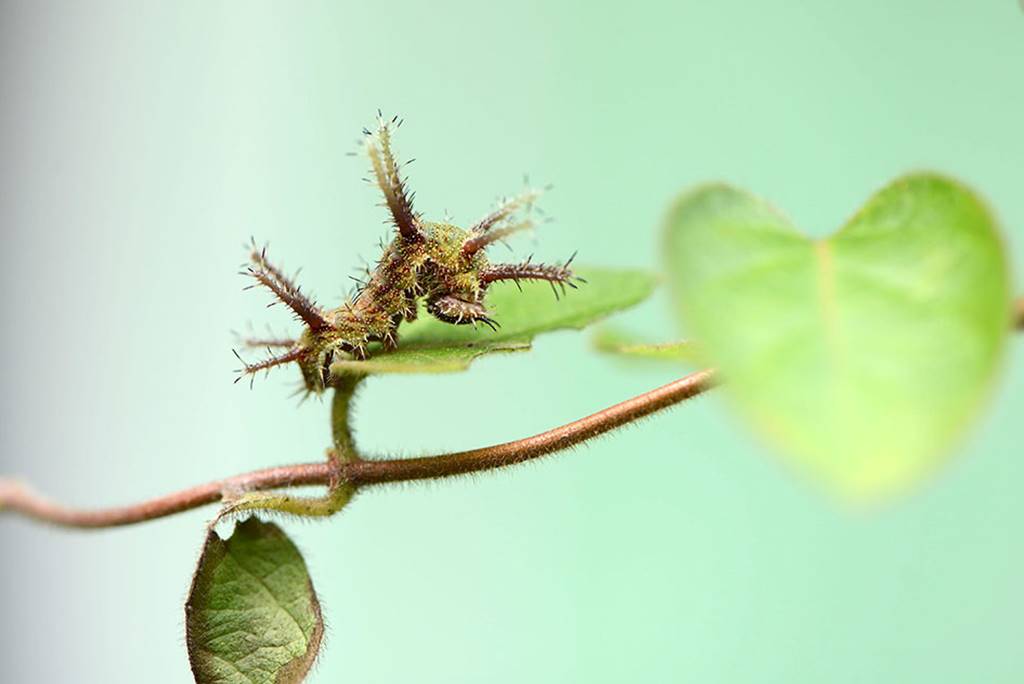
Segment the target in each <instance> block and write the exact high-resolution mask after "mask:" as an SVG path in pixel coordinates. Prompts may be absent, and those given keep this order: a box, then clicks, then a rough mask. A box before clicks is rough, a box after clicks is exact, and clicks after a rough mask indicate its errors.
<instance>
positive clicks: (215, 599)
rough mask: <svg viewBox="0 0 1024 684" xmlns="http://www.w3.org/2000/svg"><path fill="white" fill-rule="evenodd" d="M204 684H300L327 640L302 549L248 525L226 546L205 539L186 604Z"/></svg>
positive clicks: (275, 532) (211, 536) (193, 656)
mask: <svg viewBox="0 0 1024 684" xmlns="http://www.w3.org/2000/svg"><path fill="white" fill-rule="evenodd" d="M185 623H186V632H187V641H188V654H189V660H190V661H191V663H192V673H193V674H194V675H195V678H196V682H198V684H264V683H266V684H293V683H295V682H301V681H302V680H303V679H304V678H305V676H306V673H307V672H308V671H309V668H310V667H311V666H312V664H313V660H314V659H315V658H316V654H317V651H318V650H319V648H320V640H321V638H322V637H323V630H324V625H323V620H322V619H321V616H320V604H319V602H318V601H317V598H316V593H315V592H314V591H313V584H312V583H311V582H310V579H309V574H308V573H307V571H306V563H305V562H304V561H303V560H302V556H301V555H300V554H299V550H298V549H296V548H295V545H294V544H292V542H291V540H289V539H288V537H287V536H285V534H284V532H282V531H281V529H280V528H279V527H278V526H277V525H274V524H272V523H264V522H260V521H259V520H257V519H256V518H249V519H248V520H246V521H245V522H242V523H239V524H238V525H236V526H235V532H234V534H232V535H231V538H230V539H228V540H227V541H224V540H222V539H221V538H220V537H219V536H217V533H216V532H215V531H214V530H212V529H211V530H210V531H209V533H208V534H207V537H206V545H205V546H204V548H203V553H202V556H201V557H200V558H199V567H198V569H197V570H196V574H195V577H194V578H193V580H192V589H191V591H190V592H189V597H188V602H187V604H186V605H185Z"/></svg>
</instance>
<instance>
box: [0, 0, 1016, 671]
mask: <svg viewBox="0 0 1024 684" xmlns="http://www.w3.org/2000/svg"><path fill="white" fill-rule="evenodd" d="M1022 74H1024V12H1022V11H1021V7H1020V6H1019V4H1018V3H1017V2H1015V1H1014V0H998V1H997V0H991V1H986V2H970V1H968V0H947V1H945V2H935V1H934V0H931V1H926V0H904V1H903V2H898V3H894V2H881V1H880V0H879V1H869V2H829V1H819V2H800V1H793V0H771V1H769V2H761V3H750V2H740V1H739V0H725V1H722V2H714V3H711V2H696V1H695V0H676V1H675V2H647V1H644V0H638V1H634V2H628V3H582V2H581V3H570V2H565V3H550V2H532V1H523V2H515V3H479V2H463V3H445V2H431V3H419V2H405V1H404V0H397V1H395V2H390V3H384V4H381V3H313V2H309V3H301V4H299V3H295V4H291V3H276V4H270V3H248V2H247V3H241V2H239V3H208V2H181V3H135V2H91V3H70V2H42V3H37V2H28V1H25V2H11V1H9V0H8V1H4V2H2V3H0V235H2V238H0V245H2V246H0V287H2V292H3V296H2V297H0V321H2V325H3V331H2V335H0V473H2V474H5V475H14V476H17V477H19V478H23V479H25V480H26V481H29V482H31V483H32V484H33V485H34V486H36V487H37V488H38V489H40V490H41V491H43V492H45V493H47V494H48V495H51V496H53V497H54V498H56V499H58V500H60V501H63V502H68V503H74V504H80V505H112V504H118V503H127V502H131V501H135V500H138V499H140V498H144V497H149V496H153V495H156V494H161V493H166V492H168V491H171V490H174V489H178V488H181V487H185V486H188V485H192V484H195V483H197V482H200V481H205V480H210V479H214V478H218V477H222V476H226V475H229V474H233V473H236V472H241V471H245V470H249V469H254V468H258V467H263V466H270V465H277V464H282V463H289V462H300V461H310V460H316V459H318V458H320V457H321V456H322V454H323V452H324V449H325V447H327V446H328V444H329V439H330V435H329V430H328V408H329V407H328V405H327V404H326V403H321V402H317V401H310V402H306V403H305V404H303V405H301V406H300V405H298V403H297V400H296V399H295V398H292V397H290V395H291V393H292V392H293V390H294V389H295V387H296V386H297V382H298V377H297V373H294V372H292V371H286V372H281V373H278V374H275V375H272V376H271V377H270V378H269V379H267V380H265V381H264V380H260V381H257V383H256V387H255V389H254V390H253V391H249V389H248V388H247V387H246V386H245V385H242V384H239V385H233V384H232V380H233V378H234V376H233V374H232V370H233V369H234V368H235V367H236V366H237V362H236V360H235V359H234V358H233V357H232V355H231V347H232V346H233V345H234V344H235V342H234V339H233V337H232V335H231V330H233V329H234V330H242V331H244V330H245V326H246V323H247V322H249V321H251V322H253V323H254V324H255V325H256V328H257V329H258V330H259V329H262V326H263V324H264V323H265V322H271V323H272V324H273V326H274V329H275V331H277V332H282V333H283V332H286V331H289V330H291V329H293V325H292V324H291V321H290V319H289V318H288V316H287V315H286V314H285V313H284V312H283V311H282V310H281V309H280V308H275V309H272V310H270V311H266V310H265V309H264V305H265V304H266V303H267V301H268V300H267V298H266V296H264V294H263V293H254V292H243V291H242V287H243V285H244V284H245V283H244V281H243V279H242V278H241V277H240V276H238V275H237V274H236V273H237V270H238V265H239V264H240V263H241V262H242V261H243V259H244V251H243V248H242V244H243V242H244V241H246V240H247V239H248V238H249V236H250V235H252V236H255V237H256V239H257V240H260V241H263V240H269V242H270V244H271V250H272V254H273V255H274V257H275V258H277V259H278V260H280V261H282V262H283V264H284V265H285V266H286V267H287V268H289V269H294V268H297V267H299V266H302V267H303V273H302V283H303V284H304V286H305V287H307V288H309V289H310V290H311V291H312V292H313V293H315V294H316V295H317V296H318V297H319V298H320V300H321V301H322V302H324V303H327V304H334V303H336V302H338V301H339V300H340V298H341V297H342V296H343V295H344V293H345V291H346V290H347V289H348V288H349V286H350V285H351V281H349V280H348V275H349V274H350V273H352V272H353V270H354V269H355V268H356V267H358V266H359V265H360V263H361V262H362V259H367V260H369V259H373V258H374V257H375V256H376V242H377V239H378V237H380V236H381V235H382V234H384V232H385V231H386V228H385V226H383V225H382V224H381V221H382V219H383V213H382V210H381V209H379V208H378V207H376V206H375V204H376V202H377V201H378V199H377V197H376V195H375V194H374V191H373V189H372V188H371V187H370V186H367V185H366V184H364V183H362V182H360V178H361V177H363V176H365V175H366V168H365V166H366V164H365V162H364V160H362V159H360V158H353V157H349V156H346V153H348V152H352V151H354V150H355V149H356V145H355V143H356V140H357V139H358V134H359V131H360V129H361V128H362V127H363V126H366V125H368V124H371V123H372V121H373V116H374V113H375V111H376V109H377V108H378V107H380V108H382V109H383V110H384V111H385V113H393V112H394V113H399V114H400V115H402V116H403V117H404V118H405V120H406V122H405V125H404V126H403V128H402V129H401V131H400V135H399V137H398V138H397V146H398V150H399V153H400V154H401V156H402V157H404V158H408V157H416V158H417V162H416V164H414V165H413V166H412V167H410V175H411V179H410V180H411V185H412V187H413V188H414V189H415V190H416V191H417V207H418V208H419V209H421V210H423V211H424V212H426V214H427V215H428V216H430V217H438V216H440V215H441V214H443V212H445V211H448V212H451V214H452V215H453V216H454V218H455V220H456V222H459V223H463V224H465V223H468V222H469V221H471V220H473V219H474V218H476V217H478V216H479V215H481V214H482V213H484V212H485V211H487V210H488V209H489V208H490V207H491V206H492V203H493V201H494V200H495V199H496V198H497V197H498V196H499V195H501V194H503V193H511V192H514V191H516V190H518V189H519V188H520V187H521V185H522V176H523V174H524V173H529V174H530V178H531V181H533V182H535V183H540V184H544V183H553V184H554V186H555V188H554V190H553V191H552V192H551V193H550V194H549V195H547V196H546V197H545V198H544V200H543V204H542V206H543V207H544V208H545V209H546V210H547V211H548V213H549V214H550V215H551V216H552V217H553V218H554V221H553V222H552V223H551V224H550V225H546V226H544V227H543V228H542V229H541V230H539V231H538V232H537V233H536V235H535V236H534V237H532V238H531V237H525V238H519V239H518V240H517V241H514V242H513V248H514V249H515V251H516V254H517V255H520V256H525V255H527V254H529V253H530V252H536V254H537V256H538V258H544V259H552V260H553V259H559V258H563V257H565V256H568V254H570V253H571V252H572V251H573V250H575V249H579V250H580V260H581V261H583V262H586V263H592V264H600V265H609V266H633V267H647V266H655V265H656V264H657V263H658V261H659V255H658V245H659V223H660V220H661V217H662V214H663V212H664V211H665V209H666V207H667V205H668V202H669V201H670V200H671V199H672V197H673V196H674V195H675V193H677V192H679V191H680V190H682V189H684V188H686V187H687V186H690V185H691V184H694V183H697V182H701V181H705V180H711V179H725V180H729V181H732V182H734V183H737V184H739V185H741V186H744V187H746V188H748V189H750V190H752V191H754V192H756V193H758V194H760V195H762V196H765V197H767V198H770V199H771V200H772V201H773V203H775V204H776V205H777V206H779V207H781V208H782V209H783V210H785V211H786V212H787V213H788V214H789V215H790V216H792V217H793V219H794V221H795V222H796V224H797V225H799V226H802V227H804V228H805V229H806V230H807V231H808V232H810V233H812V234H815V235H822V234H826V233H828V232H831V231H832V230H834V229H835V228H836V227H838V226H839V225H840V224H841V223H842V222H843V220H844V219H845V218H846V217H847V216H848V215H850V214H851V213H852V212H853V211H854V210H855V209H856V208H857V206H858V205H859V204H860V203H861V202H862V201H863V200H864V199H866V198H867V196H868V195H869V194H870V193H871V192H872V191H873V190H875V189H876V188H878V187H879V186H881V185H883V184H884V183H886V182H887V181H888V180H889V179H891V178H893V177H894V176H896V175H898V174H900V173H902V172H904V171H907V170H911V169H918V168H932V169H936V170H939V171H944V172H947V173H950V174H954V175H956V176H958V177H960V178H962V179H964V180H965V181H966V182H968V183H969V184H972V185H973V186H974V187H976V188H977V189H979V190H980V191H981V192H982V194H983V195H985V196H986V197H987V198H988V199H989V200H990V202H991V204H992V205H993V207H994V208H995V210H996V212H997V214H998V215H999V216H1000V217H1001V219H1002V221H1003V225H1004V228H1005V231H1006V233H1007V237H1008V241H1009V249H1010V250H1011V252H1012V254H1011V260H1012V263H1013V264H1014V265H1015V266H1016V267H1017V269H1018V270H1019V269H1020V268H1021V266H1022V265H1024V192H1022V190H1024V185H1022V175H1021V160H1022V159H1024V135H1022V134H1024V128H1022V124H1024V87H1022ZM622 321H623V322H624V323H625V324H627V325H629V326H631V327H633V328H635V329H636V330H638V331H641V332H644V333H645V334H647V335H649V336H650V337H651V338H654V339H657V338H665V337H672V336H675V335H676V334H677V331H676V330H675V328H674V324H673V323H672V317H671V316H670V315H669V312H668V306H667V302H666V301H665V299H664V297H663V296H660V297H657V298H655V299H653V300H652V301H650V302H649V303H647V304H645V305H644V306H643V307H642V308H640V309H637V310H636V311H634V312H631V313H629V314H627V315H626V316H624V317H623V318H622ZM681 372H682V370H681V369H675V368H672V367H667V366H662V365H644V364H629V363H624V362H622V361H618V360H614V359H609V358H604V357H601V356H598V355H596V354H594V353H592V352H591V351H590V349H589V341H588V337H587V336H585V335H580V334H576V333H558V334H553V335H549V336H545V337H543V338H541V339H540V340H538V342H537V344H536V347H535V349H534V351H533V352H531V353H530V354H519V355H508V356H500V357H492V358H488V359H484V360H482V361H480V362H478V363H477V365H476V366H475V367H474V368H473V369H472V370H471V372H469V373H465V374H457V375H448V376H435V377H430V376H420V377H393V378H377V379H373V380H372V381H371V382H370V383H369V385H368V387H367V388H366V389H365V391H364V392H363V394H362V395H361V403H360V405H359V413H358V418H357V421H356V427H357V429H358V436H359V440H360V443H361V444H362V445H363V447H364V449H365V450H366V451H368V452H370V453H373V454H378V455H382V456H385V455H386V456H399V455H410V454H428V453H436V452H439V451H442V450H451V449H460V448H469V447H473V446H479V445H484V444H489V443H494V442H499V441H504V440H509V439H514V438H517V437H522V436H527V435H530V434H533V433H535V432H539V431H541V430H545V429H547V428H550V427H553V426H555V425H559V424H561V423H564V422H567V421H569V420H573V419H575V418H578V417H580V416H582V415H585V414H587V413H590V412H593V411H595V410H597V409H600V408H603V407H605V406H607V405H610V404H612V403H614V402H617V401H620V400H622V399H625V398H627V397H629V396H632V395H634V394H636V393H639V392H642V391H644V390H647V389H649V388H652V387H654V386H657V385H659V384H662V383H664V382H667V381H669V380H671V379H673V378H674V377H677V376H678V375H680V374H681ZM1022 411H1024V344H1022V343H1021V341H1019V340H1018V341H1016V342H1015V343H1014V344H1012V345H1011V348H1010V354H1009V358H1008V360H1007V368H1006V373H1005V377H1004V378H1003V380H1002V381H1001V383H1000V386H999V388H998V391H997V393H996V395H995V397H994V399H993V402H992V405H991V406H990V410H989V411H987V412H986V413H985V416H984V418H983V420H982V421H980V424H979V425H978V426H976V429H975V430H973V431H972V433H971V435H970V439H969V441H968V443H967V444H966V445H965V447H964V448H963V449H961V450H960V453H958V455H957V457H956V459H955V460H954V461H953V462H952V463H951V464H950V466H949V467H947V468H944V469H942V471H941V472H940V473H938V474H937V475H936V476H935V477H933V478H931V479H930V480H929V481H928V483H927V484H926V486H925V487H923V488H922V489H920V490H918V491H917V492H915V493H913V494H911V495H909V496H907V497H905V498H904V499H902V500H900V501H897V502H895V503H892V504H889V505H886V506H884V507H882V508H880V509H877V510H870V511H853V510H848V509H846V508H844V507H842V506H841V505H839V504H838V503H836V502H835V501H833V500H832V499H830V498H828V496H827V495H826V494H825V493H824V491H822V490H820V489H819V488H816V487H814V486H812V485H811V483H808V482H802V481H799V480H797V479H794V478H793V477H792V475H791V473H790V472H789V471H788V470H787V469H786V468H784V467H782V466H780V464H779V462H778V461H777V460H776V459H775V457H774V455H772V454H768V453H766V452H765V451H764V450H763V449H762V448H761V447H760V446H759V445H758V444H757V443H756V442H755V441H754V440H752V439H751V438H750V437H749V436H748V435H747V433H746V432H745V431H744V430H743V429H742V426H740V425H739V423H738V422H737V421H735V420H734V419H733V418H732V417H731V416H730V415H729V414H728V413H727V412H726V411H725V410H724V408H723V406H722V404H721V402H720V399H719V398H718V397H715V396H708V397H705V398H701V399H699V400H697V401H694V402H693V403H691V404H688V405H686V406H685V407H683V408H679V409H676V410H673V411H671V412H669V413H668V414H666V415H660V416H658V417H655V418H653V419H650V420H647V421H645V422H643V423H642V424H640V425H637V426H635V427H632V428H629V429H626V430H624V431H622V432H621V433H619V434H616V435H613V436H611V437H608V438H605V439H602V440H600V441H598V442H596V443H594V444H593V445H591V446H588V447H586V448H582V449H578V450H576V451H574V452H572V453H569V454H564V455H562V456H559V457H557V458H553V459H550V460H547V461H544V462H541V463H537V464H532V465H529V466H526V467H520V468H517V469H514V470H510V471H507V472H503V473H499V474H488V475H485V476H480V477H474V478H467V479H462V480H458V481H454V482H445V483H439V484H430V485H425V486H416V487H395V488H392V489H385V490H380V491H374V492H372V493H368V494H366V495H364V496H361V497H360V498H359V499H358V500H357V501H356V502H355V503H354V504H353V505H352V506H351V507H350V508H349V509H347V510H346V511H345V512H344V514H343V515H341V516H339V517H338V518H336V519H334V520H331V521H329V522H326V523H322V524H309V523H298V522H290V523H286V529H287V530H288V532H289V533H290V534H291V535H292V536H293V538H294V539H295V540H296V542H297V543H298V545H299V546H300V548H302V549H303V550H304V552H305V554H306V558H307V561H308V563H309V566H310V570H311V573H312V576H313V579H314V582H315V584H316V587H317V589H318V590H319V593H320V596H321V599H322V602H323V605H324V610H325V614H326V618H327V622H328V632H327V640H326V646H325V649H324V652H323V654H322V656H321V658H320V662H319V665H318V667H317V669H316V670H315V672H314V674H313V676H312V677H311V681H314V682H336V681H338V682H340V681H344V682H406V681H409V682H413V681H414V682H418V683H420V684H426V683H429V682H445V683H452V682H483V681H486V682H494V683H499V682H523V681H529V682H622V681H639V682H667V681H695V682H792V681H814V682H829V683H852V682H868V681H870V682H906V681H926V682H933V683H934V682H965V681H983V682H992V683H995V682H1017V681H1020V680H1021V677H1022V675H1024V648H1022V647H1021V643H1020V637H1021V634H1024V588H1022V585H1021V577H1022V573H1024V547H1022V544H1021V531H1022V529H1024V496H1021V491H1022V489H1024V459H1022V458H1021V453H1022V451H1021V446H1020V444H1021V442H1022V437H1024V434H1022V428H1021V423H1020V415H1021V413H1022ZM212 515H213V509H204V510H200V511H194V512H191V513H188V514H184V515H180V516H177V517H174V518H169V519H164V520H160V521H156V522H151V523H148V524H144V525H139V526H135V527H130V528H125V529H119V530H108V531H100V532H66V531H61V530H55V529H49V528H45V527H42V526H40V525H37V524H32V523H28V522H26V521H24V520H20V519H16V518H12V517H0V548H2V551H0V554H2V555H0V559H2V562H0V681H3V682H139V681H146V682H153V683H162V682H184V681H190V675H189V670H188V662H187V657H186V653H185V647H184V627H183V609H182V604H183V600H184V598H185V594H186V591H187V589H188V584H189V579H190V573H191V571H192V566H193V564H194V561H195V559H196V557H197V555H198V552H199V547H200V545H201V542H202V538H203V527H204V524H205V523H206V521H207V520H208V519H209V518H210V517H211V516H212Z"/></svg>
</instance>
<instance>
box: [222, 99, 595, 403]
mask: <svg viewBox="0 0 1024 684" xmlns="http://www.w3.org/2000/svg"><path fill="white" fill-rule="evenodd" d="M400 125H401V122H400V121H399V120H398V119H397V118H394V119H391V120H390V121H387V120H385V119H383V117H380V116H378V126H377V130H376V131H369V130H364V131H363V133H364V141H363V146H364V148H365V151H366V154H367V156H368V157H369V159H370V165H371V168H372V170H373V176H374V178H375V179H376V182H377V185H378V186H379V187H380V190H381V192H382V193H383V195H384V204H385V206H386V207H387V209H388V212H389V213H390V216H391V221H392V222H393V223H394V228H395V236H394V238H393V239H392V241H391V242H390V243H389V244H388V245H387V246H385V247H384V253H383V255H382V256H381V258H380V261H378V263H377V266H376V268H374V270H373V271H372V272H370V273H369V276H368V278H367V280H366V282H365V283H362V286H361V287H360V289H359V290H358V292H357V293H356V294H355V295H354V296H353V297H352V298H350V299H349V300H348V301H346V302H345V303H343V304H342V305H341V306H339V307H338V308H336V309H330V310H324V309H321V308H320V307H319V306H318V305H317V304H316V303H315V302H314V301H313V300H312V299H311V298H310V297H308V296H307V295H306V294H304V293H303V292H302V290H301V289H300V288H299V286H298V285H296V284H295V283H294V281H293V280H292V279H291V278H288V277H287V276H286V275H285V274H284V273H283V272H282V271H281V270H280V269H279V268H277V267H275V266H274V265H272V264H271V263H270V262H269V261H267V257H266V250H265V249H257V248H256V247H255V245H254V246H253V249H252V251H251V253H250V264H249V265H248V266H247V267H246V270H245V274H246V275H248V276H250V277H252V278H253V279H254V280H255V281H256V284H258V285H261V286H263V287H266V288H267V289H268V290H270V291H271V292H272V293H273V294H274V296H275V297H276V298H277V299H278V300H279V301H280V302H281V303H283V304H284V305H285V306H287V307H288V308H289V309H291V311H292V312H293V313H294V314H295V316H296V317H297V318H298V319H299V320H300V321H302V323H303V324H304V325H305V328H306V329H305V331H304V332H303V333H302V335H301V336H300V337H299V338H298V339H295V340H291V339H279V340H255V339H254V340H246V341H245V343H246V345H247V346H250V347H266V348H270V349H273V348H276V349H280V350H283V351H281V352H280V353H278V354H276V355H275V354H273V353H272V355H271V356H269V357H268V358H266V359H264V360H263V361H259V362H256V363H246V362H245V361H243V364H244V367H243V368H242V369H241V370H240V375H239V378H238V379H241V378H242V377H244V376H250V377H252V376H254V375H255V374H256V373H258V372H259V371H264V370H269V369H271V368H273V367H275V366H281V365H285V364H289V363H293V362H294V363H297V364H298V365H299V368H300V369H301V370H302V378H303V381H304V382H305V385H306V389H307V390H308V391H310V392H321V391H323V389H324V388H325V387H327V386H329V385H330V382H331V372H330V367H331V363H332V362H333V361H334V360H335V359H336V358H346V357H347V358H354V359H360V360H362V359H365V358H367V355H368V349H367V347H368V345H369V344H370V343H371V342H380V343H381V344H382V345H383V347H384V349H386V350H393V349H395V348H396V347H397V346H398V326H399V325H400V324H401V323H402V321H412V320H414V319H415V318H416V314H417V306H418V303H419V301H420V300H421V299H422V300H424V301H425V303H426V310H427V311H428V312H429V313H430V314H431V315H433V316H434V317H435V318H437V319H439V320H441V321H443V322H445V323H451V324H454V325H466V324H473V325H476V324H478V323H479V324H483V325H485V326H487V327H489V328H491V329H492V330H494V329H497V327H498V323H497V321H495V320H494V319H492V318H491V317H490V316H489V315H488V311H487V307H486V301H485V299H486V295H487V288H488V286H489V285H490V284H491V283H495V282H498V281H501V280H511V281H514V282H515V283H516V284H518V283H519V282H520V281H523V280H543V281H547V282H549V283H551V286H552V288H553V289H555V294H556V296H557V294H558V289H556V288H561V289H562V290H563V291H564V290H565V287H566V286H568V287H573V288H575V287H576V285H575V283H574V282H573V281H578V280H582V279H581V278H578V277H577V276H575V275H574V274H573V272H572V270H571V269H570V268H569V266H570V264H571V263H572V259H571V258H570V259H569V260H568V261H567V262H565V264H563V265H561V266H557V265H556V266H550V265H544V264H535V263H532V262H531V261H530V260H529V259H527V260H526V261H524V262H521V263H515V264H492V263H490V261H488V259H487V256H486V254H485V252H486V249H487V247H489V246H490V245H492V244H494V243H495V242H498V241H500V240H502V239H504V238H506V237H508V236H509V235H511V234H513V233H516V232H518V231H521V230H524V229H527V228H529V227H531V226H532V222H531V221H530V219H529V217H528V216H524V215H525V214H528V212H529V210H530V209H531V208H532V206H533V202H534V201H535V199H536V197H537V193H536V192H533V191H529V192H525V193H523V194H522V195H520V196H518V197H515V198H513V199H510V200H506V201H504V202H502V203H501V205H500V206H499V207H498V208H497V209H495V210H494V211H493V212H491V213H490V214H488V215H487V216H485V217H484V218H482V219H481V220H479V221H478V222H476V223H475V224H473V225H472V226H471V227H470V228H468V229H462V228H459V227H457V226H454V225H451V224H450V223H434V222H429V221H424V220H423V218H422V216H421V215H420V214H418V213H416V212H415V211H414V210H413V206H412V194H410V193H409V192H408V190H407V187H406V181H405V178H403V177H402V175H401V170H400V165H399V164H398V163H397V162H396V161H395V157H394V154H393V152H392V149H391V134H392V131H393V129H395V128H398V126H400ZM254 286H255V284H254ZM236 355H237V353H236ZM239 358H241V357H239Z"/></svg>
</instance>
